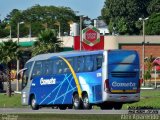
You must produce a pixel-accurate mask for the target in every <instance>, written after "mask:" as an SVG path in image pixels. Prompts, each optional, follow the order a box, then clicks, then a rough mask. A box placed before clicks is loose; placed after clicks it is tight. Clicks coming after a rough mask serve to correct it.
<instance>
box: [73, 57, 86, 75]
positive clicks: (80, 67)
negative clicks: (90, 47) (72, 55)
mask: <svg viewBox="0 0 160 120" xmlns="http://www.w3.org/2000/svg"><path fill="white" fill-rule="evenodd" d="M75 65H76V72H83V71H84V57H83V56H81V57H77V61H76V64H75Z"/></svg>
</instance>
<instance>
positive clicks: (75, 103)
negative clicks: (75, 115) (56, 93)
mask: <svg viewBox="0 0 160 120" xmlns="http://www.w3.org/2000/svg"><path fill="white" fill-rule="evenodd" d="M73 107H74V109H80V108H81V99H80V98H79V95H78V94H77V93H76V94H74V96H73Z"/></svg>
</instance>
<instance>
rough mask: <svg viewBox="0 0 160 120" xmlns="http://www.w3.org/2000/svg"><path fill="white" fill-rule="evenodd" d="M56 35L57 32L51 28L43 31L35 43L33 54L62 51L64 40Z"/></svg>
mask: <svg viewBox="0 0 160 120" xmlns="http://www.w3.org/2000/svg"><path fill="white" fill-rule="evenodd" d="M56 36H57V35H56V32H55V31H53V30H51V29H46V30H44V31H41V33H40V34H39V35H38V39H37V41H36V42H35V43H34V48H33V51H32V56H35V55H37V54H42V53H51V52H57V51H61V44H62V43H61V42H62V41H60V40H59V39H58V38H57V37H56Z"/></svg>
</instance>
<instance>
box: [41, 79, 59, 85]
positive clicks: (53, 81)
mask: <svg viewBox="0 0 160 120" xmlns="http://www.w3.org/2000/svg"><path fill="white" fill-rule="evenodd" d="M51 84H56V79H55V78H51V79H44V78H41V79H40V85H51Z"/></svg>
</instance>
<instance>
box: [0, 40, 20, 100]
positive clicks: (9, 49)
mask: <svg viewBox="0 0 160 120" xmlns="http://www.w3.org/2000/svg"><path fill="white" fill-rule="evenodd" d="M18 48H19V46H18V45H17V43H16V42H13V41H12V40H9V41H7V42H3V43H1V45H0V54H1V59H0V63H1V64H4V65H5V66H6V67H5V70H4V71H3V73H4V74H5V75H6V77H5V79H6V80H7V95H8V96H9V97H10V96H11V79H10V78H11V77H10V71H11V61H13V60H16V59H17V57H18V55H19V51H18Z"/></svg>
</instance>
